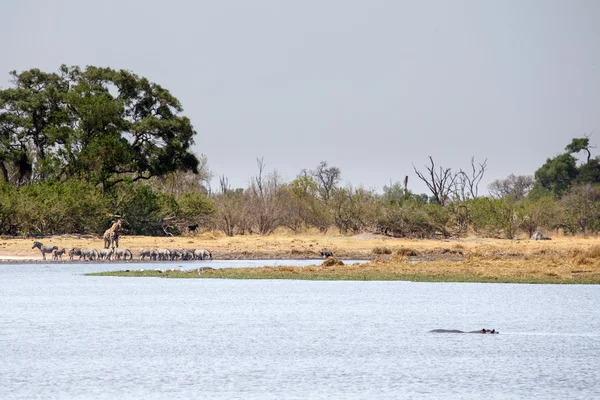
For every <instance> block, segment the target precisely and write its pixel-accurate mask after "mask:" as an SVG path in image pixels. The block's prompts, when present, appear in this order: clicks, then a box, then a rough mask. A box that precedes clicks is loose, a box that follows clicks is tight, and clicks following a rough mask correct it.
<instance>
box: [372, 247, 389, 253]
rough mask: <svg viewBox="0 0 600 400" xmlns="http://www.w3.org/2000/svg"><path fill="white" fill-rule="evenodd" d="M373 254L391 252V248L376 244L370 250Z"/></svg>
mask: <svg viewBox="0 0 600 400" xmlns="http://www.w3.org/2000/svg"><path fill="white" fill-rule="evenodd" d="M371 252H372V253H373V254H392V250H391V249H390V248H388V247H385V246H377V247H374V248H373V250H371Z"/></svg>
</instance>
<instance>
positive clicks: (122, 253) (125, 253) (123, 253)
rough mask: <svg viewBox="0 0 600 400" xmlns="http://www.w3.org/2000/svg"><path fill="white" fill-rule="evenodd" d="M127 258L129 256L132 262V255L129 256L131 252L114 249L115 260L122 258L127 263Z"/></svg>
mask: <svg viewBox="0 0 600 400" xmlns="http://www.w3.org/2000/svg"><path fill="white" fill-rule="evenodd" d="M127 256H129V259H130V260H133V254H131V250H129V249H116V250H115V257H116V259H117V260H120V259H121V257H123V260H125V261H127Z"/></svg>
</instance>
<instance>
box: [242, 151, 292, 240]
mask: <svg viewBox="0 0 600 400" xmlns="http://www.w3.org/2000/svg"><path fill="white" fill-rule="evenodd" d="M256 164H257V166H258V176H256V177H255V178H254V179H253V180H252V181H251V183H250V186H249V187H248V190H247V193H248V209H247V211H248V217H249V218H250V219H251V220H252V222H253V223H252V227H253V231H255V232H258V233H259V234H261V235H269V234H271V233H273V232H274V231H275V229H277V228H278V227H280V226H281V225H282V224H283V221H284V219H285V187H284V185H283V183H282V182H281V178H280V177H279V174H277V171H274V172H272V173H270V174H267V175H264V168H265V164H264V161H263V159H262V158H260V159H257V160H256Z"/></svg>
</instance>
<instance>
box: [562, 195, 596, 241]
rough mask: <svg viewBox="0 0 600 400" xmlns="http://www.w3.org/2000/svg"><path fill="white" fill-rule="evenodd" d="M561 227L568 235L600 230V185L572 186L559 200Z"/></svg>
mask: <svg viewBox="0 0 600 400" xmlns="http://www.w3.org/2000/svg"><path fill="white" fill-rule="evenodd" d="M560 203H561V206H562V221H561V224H560V225H561V227H562V228H564V229H565V230H566V231H567V232H568V233H571V234H575V233H578V232H581V233H588V232H590V231H596V232H597V231H599V230H600V185H591V184H586V185H578V186H574V187H573V188H572V189H571V190H570V191H569V193H567V194H565V195H564V196H563V197H562V198H561V199H560Z"/></svg>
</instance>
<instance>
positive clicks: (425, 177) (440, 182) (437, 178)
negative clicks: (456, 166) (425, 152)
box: [413, 156, 456, 206]
mask: <svg viewBox="0 0 600 400" xmlns="http://www.w3.org/2000/svg"><path fill="white" fill-rule="evenodd" d="M429 161H430V162H431V166H429V167H428V166H425V168H426V169H427V173H426V174H422V173H421V172H420V171H419V170H418V169H417V167H415V165H414V164H413V169H414V170H415V174H417V176H418V177H419V179H421V180H422V181H423V182H425V184H426V185H427V187H428V188H429V191H430V192H431V194H432V195H433V197H434V198H435V200H436V201H437V202H438V203H439V204H440V205H442V206H444V205H446V203H447V202H448V199H449V195H450V194H451V193H452V191H453V190H454V189H455V188H454V183H455V181H456V174H453V173H452V168H443V167H442V166H440V167H439V170H436V167H435V162H434V161H433V157H431V156H429Z"/></svg>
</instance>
